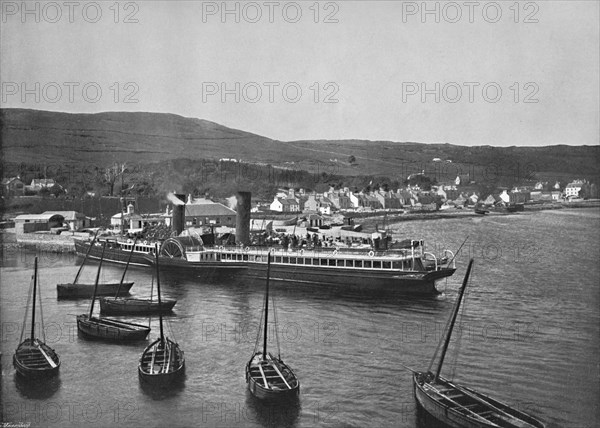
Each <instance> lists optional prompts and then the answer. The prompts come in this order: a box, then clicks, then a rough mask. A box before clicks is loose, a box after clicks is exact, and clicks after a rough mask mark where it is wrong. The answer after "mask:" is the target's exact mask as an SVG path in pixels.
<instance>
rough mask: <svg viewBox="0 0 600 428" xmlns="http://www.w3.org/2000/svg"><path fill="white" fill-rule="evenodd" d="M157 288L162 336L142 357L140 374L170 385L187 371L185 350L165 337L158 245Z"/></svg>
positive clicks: (145, 378)
mask: <svg viewBox="0 0 600 428" xmlns="http://www.w3.org/2000/svg"><path fill="white" fill-rule="evenodd" d="M155 255H156V289H157V294H158V305H159V322H160V337H159V338H158V339H156V340H155V341H154V342H152V343H151V344H150V345H149V346H148V347H146V349H144V352H143V353H142V356H141V357H140V362H139V365H138V374H139V377H140V379H141V380H142V381H144V382H147V383H149V384H151V385H155V386H162V387H165V386H168V385H170V384H172V383H173V382H174V381H175V380H177V379H179V378H180V377H181V376H182V375H183V373H184V371H185V358H184V355H183V350H182V349H181V348H180V347H179V344H177V342H175V341H173V340H171V339H169V338H168V337H165V335H164V332H163V317H162V310H161V308H160V306H161V305H162V301H161V297H160V276H159V266H158V246H157V247H156V252H155Z"/></svg>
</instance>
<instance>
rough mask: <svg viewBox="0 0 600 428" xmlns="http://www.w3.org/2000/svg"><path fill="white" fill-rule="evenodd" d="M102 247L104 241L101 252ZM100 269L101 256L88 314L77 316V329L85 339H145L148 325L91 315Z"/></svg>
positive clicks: (112, 340) (148, 329)
mask: <svg viewBox="0 0 600 428" xmlns="http://www.w3.org/2000/svg"><path fill="white" fill-rule="evenodd" d="M104 247H106V243H104V245H103V248H102V250H103V252H104ZM101 269H102V258H101V259H100V264H99V265H98V272H97V274H96V282H95V287H94V293H93V295H92V302H91V305H90V312H89V314H82V315H78V316H77V330H78V331H79V332H80V333H81V335H82V336H83V337H84V338H86V339H99V340H106V341H111V342H129V341H137V340H143V339H145V338H146V337H147V336H148V333H150V327H147V326H145V325H141V324H135V323H130V322H126V321H121V320H116V319H113V318H99V317H94V316H93V313H94V303H95V301H96V291H97V288H98V281H99V279H100V270H101Z"/></svg>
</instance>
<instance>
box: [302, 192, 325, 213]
mask: <svg viewBox="0 0 600 428" xmlns="http://www.w3.org/2000/svg"><path fill="white" fill-rule="evenodd" d="M320 207H321V201H320V199H319V197H318V195H317V194H316V193H311V194H310V195H308V198H307V199H306V201H305V202H304V207H303V211H305V212H317V211H319V208H320Z"/></svg>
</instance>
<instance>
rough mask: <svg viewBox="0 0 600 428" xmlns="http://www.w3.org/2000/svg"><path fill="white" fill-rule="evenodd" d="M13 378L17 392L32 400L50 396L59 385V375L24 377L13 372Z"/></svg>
mask: <svg viewBox="0 0 600 428" xmlns="http://www.w3.org/2000/svg"><path fill="white" fill-rule="evenodd" d="M14 378H15V384H16V386H17V391H18V393H19V394H20V395H21V396H22V397H23V398H29V399H32V400H47V399H49V398H51V397H52V396H53V395H54V394H55V393H56V391H58V389H59V388H60V385H61V380H60V375H58V376H54V377H51V378H47V379H26V378H24V377H23V376H20V375H18V374H17V373H16V372H15V375H14Z"/></svg>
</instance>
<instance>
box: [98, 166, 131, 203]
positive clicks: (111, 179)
mask: <svg viewBox="0 0 600 428" xmlns="http://www.w3.org/2000/svg"><path fill="white" fill-rule="evenodd" d="M126 171H127V163H122V164H118V163H116V162H115V163H114V164H113V165H112V166H109V167H108V168H106V169H105V170H104V179H105V180H106V183H107V185H108V195H109V196H113V193H114V191H115V183H116V181H117V179H118V178H121V185H122V184H123V176H124V174H125V172H126Z"/></svg>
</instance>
